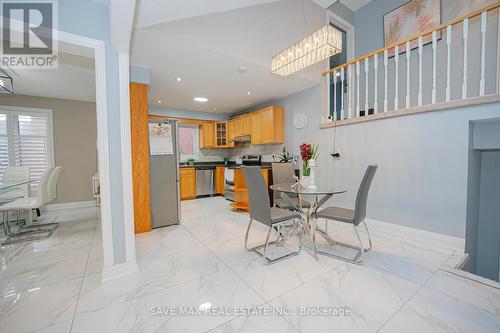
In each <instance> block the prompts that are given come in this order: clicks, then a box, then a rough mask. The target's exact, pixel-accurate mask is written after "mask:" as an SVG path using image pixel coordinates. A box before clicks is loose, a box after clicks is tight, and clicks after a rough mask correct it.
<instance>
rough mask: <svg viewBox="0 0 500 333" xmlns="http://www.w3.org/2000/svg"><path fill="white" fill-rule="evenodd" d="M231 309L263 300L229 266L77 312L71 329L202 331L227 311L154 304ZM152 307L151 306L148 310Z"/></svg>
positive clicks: (226, 317) (227, 317)
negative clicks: (183, 311) (183, 310)
mask: <svg viewBox="0 0 500 333" xmlns="http://www.w3.org/2000/svg"><path fill="white" fill-rule="evenodd" d="M208 303H210V304H211V306H213V307H224V308H228V309H231V308H233V307H237V306H238V307H241V306H257V305H260V304H263V303H264V301H263V300H262V298H260V297H259V296H258V295H257V294H256V293H255V292H253V291H252V290H251V289H250V288H249V287H248V286H247V285H246V284H245V283H243V282H242V281H241V280H240V279H239V278H238V276H236V275H235V274H234V273H232V272H231V271H229V270H226V271H222V272H217V273H214V274H211V275H207V276H204V277H200V278H199V279H196V280H193V281H189V282H186V283H183V284H180V285H176V286H174V287H171V288H167V289H164V290H162V291H158V292H155V293H153V294H149V295H145V296H141V297H138V298H135V299H133V300H131V301H126V302H121V303H117V304H111V305H109V306H104V307H101V308H99V309H97V310H94V311H88V312H77V314H76V317H75V321H74V324H73V330H72V332H85V333H87V332H205V331H207V330H209V329H212V328H214V327H217V326H218V325H220V324H222V323H224V322H226V321H229V320H231V319H233V318H235V316H232V315H230V314H228V315H218V316H216V315H198V316H189V315H172V314H159V312H158V311H157V310H154V309H153V307H154V308H155V309H158V307H163V308H166V307H170V306H173V307H176V309H178V310H177V311H180V308H179V307H193V308H194V309H198V308H199V307H200V306H202V305H203V306H207V304H208ZM152 310H154V311H153V312H152Z"/></svg>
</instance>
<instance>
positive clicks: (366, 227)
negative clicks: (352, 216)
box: [362, 220, 372, 251]
mask: <svg viewBox="0 0 500 333" xmlns="http://www.w3.org/2000/svg"><path fill="white" fill-rule="evenodd" d="M362 223H363V225H364V226H365V230H366V234H367V235H368V244H369V245H370V246H369V247H368V248H367V249H365V251H370V250H371V249H372V237H371V235H370V231H369V230H368V226H367V225H366V222H365V220H363V222H362Z"/></svg>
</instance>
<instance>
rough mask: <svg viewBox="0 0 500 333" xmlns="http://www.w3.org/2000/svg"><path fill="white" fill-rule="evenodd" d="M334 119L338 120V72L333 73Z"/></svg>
mask: <svg viewBox="0 0 500 333" xmlns="http://www.w3.org/2000/svg"><path fill="white" fill-rule="evenodd" d="M332 74H333V119H335V120H337V71H333V73H332Z"/></svg>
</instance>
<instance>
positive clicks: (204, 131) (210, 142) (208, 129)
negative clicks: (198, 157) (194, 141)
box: [200, 121, 216, 148]
mask: <svg viewBox="0 0 500 333" xmlns="http://www.w3.org/2000/svg"><path fill="white" fill-rule="evenodd" d="M215 143H216V142H215V123H214V122H213V121H205V122H203V123H202V124H201V125H200V148H214V147H215V146H216V145H215Z"/></svg>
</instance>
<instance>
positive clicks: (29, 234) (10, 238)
mask: <svg viewBox="0 0 500 333" xmlns="http://www.w3.org/2000/svg"><path fill="white" fill-rule="evenodd" d="M2 219H3V221H4V231H5V235H6V236H7V238H6V239H5V240H4V241H3V242H2V243H1V245H9V244H15V243H21V242H28V241H33V240H38V239H42V238H48V237H50V236H51V235H52V232H53V229H50V228H49V229H39V230H27V231H20V232H15V233H14V232H12V230H11V227H10V223H9V212H8V211H3V212H2ZM41 234H42V235H41Z"/></svg>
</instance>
